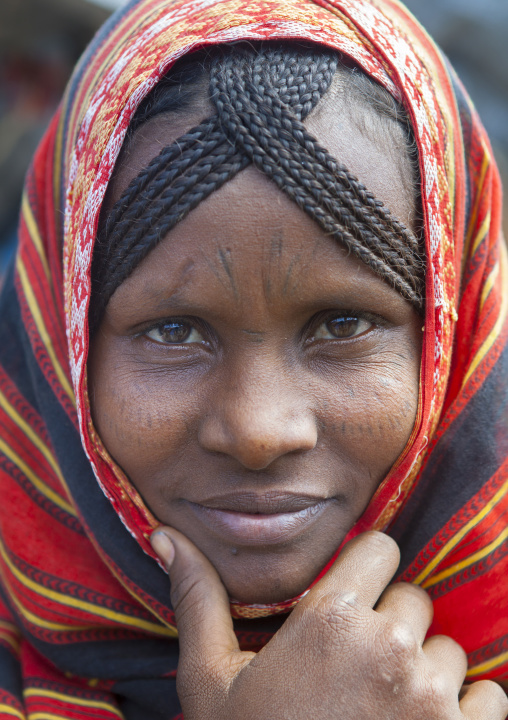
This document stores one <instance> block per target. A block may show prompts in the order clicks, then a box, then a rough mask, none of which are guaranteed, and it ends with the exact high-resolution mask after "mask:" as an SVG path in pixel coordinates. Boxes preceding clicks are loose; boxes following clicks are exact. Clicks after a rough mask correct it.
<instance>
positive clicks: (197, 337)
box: [145, 320, 205, 345]
mask: <svg viewBox="0 0 508 720" xmlns="http://www.w3.org/2000/svg"><path fill="white" fill-rule="evenodd" d="M145 336H146V337H147V338H149V339H150V340H153V341H154V342H156V343H161V344H163V345H183V344H185V345H188V344H189V343H203V342H205V339H204V337H203V336H202V335H201V333H200V332H199V331H198V330H197V329H196V328H195V326H194V325H193V324H192V323H190V322H187V321H185V320H172V321H171V322H164V323H161V324H160V325H157V326H156V327H154V328H152V329H151V330H148V331H147V332H146V333H145Z"/></svg>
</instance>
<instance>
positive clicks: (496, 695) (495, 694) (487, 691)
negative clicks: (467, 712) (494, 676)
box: [470, 680, 508, 715]
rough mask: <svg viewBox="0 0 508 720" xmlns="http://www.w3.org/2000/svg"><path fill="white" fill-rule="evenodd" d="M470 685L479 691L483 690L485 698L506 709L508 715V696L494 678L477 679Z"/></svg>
mask: <svg viewBox="0 0 508 720" xmlns="http://www.w3.org/2000/svg"><path fill="white" fill-rule="evenodd" d="M470 687H471V689H473V688H474V689H475V690H476V691H477V692H481V694H482V695H483V696H484V697H485V698H489V699H490V700H491V701H493V702H495V703H496V704H497V705H499V706H500V708H503V709H504V712H505V715H508V696H507V695H506V693H505V691H504V690H503V688H502V687H501V685H498V684H497V682H494V681H493V680H477V681H476V682H475V683H473V684H472V685H471V686H470Z"/></svg>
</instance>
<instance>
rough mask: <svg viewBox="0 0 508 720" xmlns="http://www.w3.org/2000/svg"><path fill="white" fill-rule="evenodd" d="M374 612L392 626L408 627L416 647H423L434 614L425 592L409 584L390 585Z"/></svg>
mask: <svg viewBox="0 0 508 720" xmlns="http://www.w3.org/2000/svg"><path fill="white" fill-rule="evenodd" d="M375 610H376V612H378V613H380V614H381V615H383V616H384V617H385V618H387V619H389V620H391V621H392V622H393V623H394V624H401V623H403V624H406V625H409V626H410V627H411V629H412V631H413V633H414V636H415V640H416V642H417V643H418V645H419V646H420V647H421V646H422V645H423V642H424V640H425V635H426V634H427V630H428V629H429V627H430V624H431V622H432V617H433V614H434V610H433V607H432V600H431V599H430V597H429V596H428V595H427V593H426V592H425V590H423V589H422V588H420V587H418V586H417V585H413V584H411V583H397V584H396V585H390V586H389V587H387V588H386V590H385V591H384V593H383V594H382V595H381V598H380V600H379V602H378V604H377V605H376V607H375Z"/></svg>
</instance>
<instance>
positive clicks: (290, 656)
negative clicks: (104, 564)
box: [152, 528, 508, 720]
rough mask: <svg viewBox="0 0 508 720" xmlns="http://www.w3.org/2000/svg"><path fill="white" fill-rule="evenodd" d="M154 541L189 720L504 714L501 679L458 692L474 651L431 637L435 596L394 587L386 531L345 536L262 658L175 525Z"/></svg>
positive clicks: (436, 719) (489, 717)
mask: <svg viewBox="0 0 508 720" xmlns="http://www.w3.org/2000/svg"><path fill="white" fill-rule="evenodd" d="M168 537H169V538H171V541H172V542H168V539H167V538H168ZM152 544H153V547H154V549H155V551H156V552H158V554H159V556H160V558H161V559H162V561H163V562H164V563H165V565H166V567H167V569H168V572H169V575H170V579H171V600H172V604H173V608H174V610H175V613H176V619H177V625H178V631H179V636H180V662H179V666H178V676H177V689H178V694H179V697H180V701H181V704H182V709H183V713H184V717H185V720H286V719H287V720H304V719H305V720H308V718H310V717H312V718H313V719H315V720H335V719H336V720H339V719H340V720H388V719H390V720H394V719H396V720H402V718H403V719H404V720H422V719H424V720H464V719H467V720H505V717H506V715H507V713H508V699H507V697H506V695H505V693H504V692H503V690H502V689H501V688H500V687H499V685H497V684H496V683H493V682H488V681H483V682H477V683H474V684H473V685H470V686H469V687H468V688H467V689H463V690H462V691H461V689H462V684H463V682H464V677H465V673H466V656H465V653H464V651H463V650H462V649H461V647H460V646H459V645H458V644H457V643H456V642H454V641H453V640H452V639H451V638H448V637H445V636H436V637H432V638H430V639H429V640H427V641H424V640H425V634H426V632H427V630H428V627H429V625H430V622H431V620H432V603H431V601H430V599H429V598H428V596H427V594H426V593H425V592H424V591H423V590H421V589H420V588H418V587H416V586H414V585H409V584H406V583H400V584H398V585H391V586H389V587H388V588H386V586H387V585H388V583H389V581H390V579H391V578H392V576H393V574H394V573H395V571H396V569H397V566H398V563H399V553H398V548H397V545H396V544H395V542H394V541H393V540H391V539H390V538H389V537H388V536H386V535H383V534H381V533H376V532H370V533H365V534H364V535H361V536H360V537H358V538H356V539H355V540H353V541H352V542H350V543H348V544H347V545H346V546H345V548H344V550H343V551H342V553H341V554H340V556H339V558H338V559H337V561H336V562H335V564H334V565H333V567H332V568H331V570H330V571H329V572H328V573H327V574H326V575H325V577H323V578H322V579H321V580H320V581H319V582H318V583H316V585H315V586H314V587H313V588H312V590H311V591H310V592H309V593H308V594H307V595H306V597H304V598H303V599H302V600H301V601H300V602H299V604H298V605H297V606H296V608H295V609H294V610H293V612H292V613H291V615H290V616H289V617H288V619H287V620H286V622H285V623H284V625H283V626H282V627H281V629H280V630H279V631H278V632H277V633H276V634H275V635H274V637H273V638H272V640H270V642H269V643H268V644H267V645H266V647H264V648H263V649H262V650H261V651H260V652H259V653H253V652H242V651H241V650H240V649H239V647H238V642H237V639H236V636H235V634H234V631H233V623H232V620H231V615H230V609H229V601H228V596H227V593H226V590H225V588H224V586H223V585H222V583H221V580H220V578H219V576H218V574H217V572H216V571H215V569H214V568H213V567H212V565H211V564H210V562H209V561H208V560H207V559H206V558H205V556H204V555H203V554H202V553H201V552H200V551H199V550H198V549H197V548H196V547H195V546H194V545H193V544H192V543H191V542H190V541H189V540H188V539H187V538H186V537H184V536H183V535H182V534H181V533H179V532H177V531H176V530H173V529H170V528H165V529H164V530H163V531H159V530H158V531H156V532H155V533H154V534H153V535H152ZM385 588H386V589H385ZM383 591H384V592H383ZM459 693H461V699H460V701H459Z"/></svg>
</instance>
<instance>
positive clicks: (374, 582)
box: [289, 531, 400, 619]
mask: <svg viewBox="0 0 508 720" xmlns="http://www.w3.org/2000/svg"><path fill="white" fill-rule="evenodd" d="M399 561H400V553H399V548H398V547H397V544H396V542H395V541H394V540H392V539H391V538H390V537H388V535H384V534H383V533H380V532H374V531H371V532H366V533H363V534H362V535H359V536H358V537H356V538H354V540H351V541H350V542H348V543H347V545H345V547H344V549H343V550H342V552H341V553H340V555H339V557H338V558H337V560H336V561H335V563H334V564H333V565H332V567H331V568H330V570H329V571H328V572H327V573H326V575H325V576H324V577H322V578H321V580H319V582H317V583H316V585H314V587H313V588H311V590H310V591H309V593H308V594H307V595H306V596H305V597H304V598H303V599H302V600H301V601H300V603H299V604H298V605H297V608H296V610H297V611H299V612H302V611H304V610H305V609H306V608H307V607H309V606H311V605H312V604H313V603H316V602H319V600H321V599H326V598H335V599H336V600H337V601H340V602H342V603H345V604H348V605H351V606H353V607H359V606H368V607H374V605H375V604H376V602H377V601H378V599H379V596H380V595H381V593H382V592H383V590H384V589H385V587H386V586H387V585H388V583H389V582H390V580H391V579H392V577H393V575H394V574H395V572H396V570H397V567H398V565H399ZM299 612H298V613H297V615H298V614H299ZM289 619H291V618H289Z"/></svg>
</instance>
